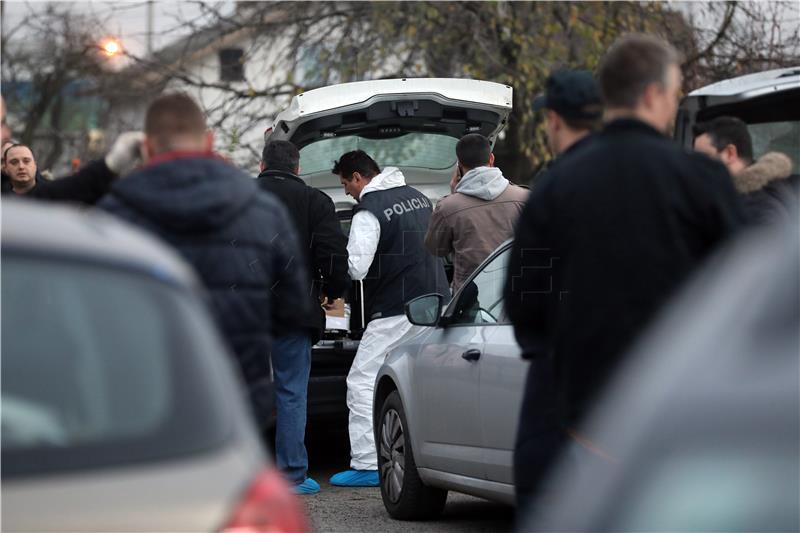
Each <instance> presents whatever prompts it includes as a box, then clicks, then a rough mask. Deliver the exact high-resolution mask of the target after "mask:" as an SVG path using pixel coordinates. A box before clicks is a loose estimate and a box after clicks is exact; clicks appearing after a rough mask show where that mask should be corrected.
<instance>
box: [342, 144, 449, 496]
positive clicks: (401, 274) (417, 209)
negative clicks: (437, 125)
mask: <svg viewBox="0 0 800 533" xmlns="http://www.w3.org/2000/svg"><path fill="white" fill-rule="evenodd" d="M333 173H334V174H337V175H338V176H339V179H340V181H341V182H342V186H343V187H344V190H345V192H346V193H347V194H348V195H350V196H352V197H353V198H355V199H356V200H357V201H358V205H356V207H355V208H354V210H353V211H354V215H353V220H352V223H351V226H350V237H349V242H348V245H347V252H348V255H349V258H348V268H349V273H350V277H351V278H352V279H354V280H363V282H364V317H365V320H367V321H368V324H367V328H366V330H365V331H364V336H363V337H362V339H361V343H360V345H359V347H358V352H357V353H356V357H355V359H354V360H353V365H352V366H351V367H350V372H349V374H348V375H347V407H348V408H349V409H350V420H349V431H350V457H351V460H350V468H351V470H347V471H344V472H340V473H338V474H335V475H334V476H333V477H331V479H330V482H331V484H332V485H338V486H344V487H377V486H378V485H379V478H378V455H377V451H376V448H375V440H374V437H373V433H372V403H373V390H374V388H375V378H376V376H377V374H378V370H379V369H380V367H381V364H383V361H384V358H385V357H386V353H387V351H388V350H389V349H390V348H391V347H392V346H393V345H394V344H396V343H397V342H399V341H400V340H402V339H403V337H405V336H406V335H407V334H409V332H410V331H411V328H412V326H411V323H410V322H409V321H408V320H407V319H406V317H405V316H404V314H403V313H404V309H403V308H404V305H405V303H406V302H408V301H409V300H412V299H414V298H416V297H417V296H422V295H423V294H430V293H439V294H441V295H443V296H445V297H449V294H450V290H449V288H448V283H447V277H446V275H445V272H444V264H443V263H442V260H441V259H438V258H436V257H434V256H433V255H431V254H429V253H428V252H427V251H426V250H425V245H424V239H425V233H426V231H427V229H428V222H429V221H430V218H431V213H432V209H431V201H430V200H429V199H428V198H427V197H426V196H425V195H424V194H422V193H421V192H419V191H418V190H416V189H414V188H412V187H409V186H408V185H406V181H405V177H403V173H402V172H400V170H399V169H397V168H395V167H387V168H385V169H384V170H383V171H382V172H381V169H380V168H379V167H378V164H377V163H376V162H375V161H374V160H373V159H372V158H371V157H370V156H369V155H367V154H366V153H365V152H363V151H361V150H356V151H353V152H348V153H346V154H344V155H343V156H342V157H341V158H340V159H339V161H338V162H336V163H335V165H334V167H333Z"/></svg>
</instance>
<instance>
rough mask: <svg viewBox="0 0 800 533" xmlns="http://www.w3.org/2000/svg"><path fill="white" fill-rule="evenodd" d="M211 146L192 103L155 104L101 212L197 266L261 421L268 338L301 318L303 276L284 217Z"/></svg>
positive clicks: (267, 391) (181, 98) (178, 99)
mask: <svg viewBox="0 0 800 533" xmlns="http://www.w3.org/2000/svg"><path fill="white" fill-rule="evenodd" d="M212 146H213V136H212V134H211V132H208V131H206V121H205V117H204V115H203V113H202V112H201V110H200V108H199V107H198V106H197V104H195V102H194V101H193V100H192V99H191V98H189V97H188V96H186V95H184V94H168V95H164V96H161V97H159V98H158V99H156V100H155V101H154V102H153V103H152V104H151V105H150V107H149V108H148V110H147V115H146V118H145V138H144V141H143V147H142V157H143V159H144V161H145V164H144V166H143V167H142V168H141V169H139V170H137V171H135V172H133V173H132V174H130V175H129V176H128V177H126V178H125V179H122V180H120V181H118V182H116V183H114V185H113V187H112V188H111V191H110V192H109V194H108V195H107V196H106V197H104V198H103V199H102V200H101V201H100V203H99V205H100V207H102V208H103V209H106V210H107V211H110V212H112V213H114V214H116V215H118V216H119V217H121V218H123V219H125V220H128V221H129V222H132V223H133V224H135V225H137V226H141V227H143V228H145V229H148V230H150V231H151V232H152V233H154V234H156V235H158V236H160V237H161V238H162V239H163V240H165V241H166V242H167V243H169V244H171V245H172V246H173V247H175V248H176V249H177V250H178V252H180V253H181V255H183V257H184V258H185V259H187V260H188V262H189V263H191V264H192V265H193V266H194V268H195V269H196V271H197V272H198V274H199V275H200V278H201V279H202V280H203V282H204V283H205V286H206V288H207V289H208V291H209V293H210V296H211V308H212V311H213V312H214V314H215V316H216V318H217V320H218V323H219V325H220V326H221V328H222V331H223V333H224V334H225V337H226V338H227V340H228V343H229V345H230V347H231V348H232V350H233V352H234V353H235V355H236V357H237V359H238V362H239V365H240V366H241V371H242V374H243V376H244V379H245V381H246V382H247V384H248V386H249V388H250V393H251V401H252V402H253V404H254V410H255V412H256V414H257V415H258V416H259V418H260V419H261V421H262V422H263V421H264V419H265V418H266V417H267V416H268V414H271V404H272V401H273V400H272V386H271V380H270V362H269V353H270V349H271V343H272V338H273V336H274V335H276V334H281V332H283V331H289V330H291V329H292V328H293V327H294V326H293V325H294V324H295V323H296V322H297V321H298V320H299V317H301V316H303V315H304V314H305V313H306V312H307V305H308V304H307V299H306V298H301V297H300V295H301V294H302V291H303V286H304V281H303V280H304V278H305V276H306V274H305V267H304V265H303V261H302V259H301V257H302V256H301V253H300V248H299V246H298V241H297V235H296V233H295V231H294V228H292V227H291V225H290V224H289V214H288V213H287V211H286V209H285V208H284V207H283V206H282V205H281V204H280V202H279V201H278V200H277V199H275V198H274V197H272V196H271V195H269V194H268V193H265V192H263V191H260V190H259V189H258V186H257V185H256V183H255V182H254V180H252V179H251V178H250V177H249V176H247V174H245V173H244V172H242V171H240V170H238V169H236V168H234V167H233V166H231V165H229V164H228V163H226V162H225V161H224V160H222V159H221V158H219V157H218V156H216V155H214V154H213V153H212V151H211V149H212ZM267 410H268V411H267Z"/></svg>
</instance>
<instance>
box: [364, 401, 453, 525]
mask: <svg viewBox="0 0 800 533" xmlns="http://www.w3.org/2000/svg"><path fill="white" fill-rule="evenodd" d="M380 413H381V414H380V418H379V419H378V420H379V426H378V435H377V440H378V472H380V481H381V498H382V499H383V505H384V507H386V510H387V511H388V512H389V515H390V516H391V517H392V518H396V519H398V520H422V519H426V518H432V517H434V516H436V515H438V514H440V513H441V512H442V509H444V504H445V502H446V501H447V491H446V490H442V489H436V488H433V487H428V486H426V485H425V484H424V483H423V482H422V479H420V477H419V473H418V472H417V464H416V462H414V450H413V449H412V448H411V439H410V438H409V435H408V423H407V422H406V414H405V410H404V409H403V403H402V402H401V401H400V395H399V394H398V393H397V391H393V392H392V393H391V394H389V396H388V397H387V398H386V400H385V401H384V402H383V405H382V406H381V411H380Z"/></svg>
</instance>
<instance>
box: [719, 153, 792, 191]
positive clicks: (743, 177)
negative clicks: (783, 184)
mask: <svg viewBox="0 0 800 533" xmlns="http://www.w3.org/2000/svg"><path fill="white" fill-rule="evenodd" d="M791 175H792V160H791V159H789V156H787V155H786V154H782V153H780V152H769V153H766V154H764V155H763V156H761V158H760V159H759V160H758V161H756V162H755V163H753V164H752V165H750V166H749V167H747V168H745V169H744V170H742V171H741V172H739V173H738V174H736V175H734V176H733V184H734V186H735V187H736V190H737V191H739V192H740V193H741V194H750V193H753V192H756V191H760V190H761V189H763V188H764V187H766V186H767V185H769V184H770V183H772V182H773V181H779V180H785V179H786V178H788V177H789V176H791Z"/></svg>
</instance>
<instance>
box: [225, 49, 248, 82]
mask: <svg viewBox="0 0 800 533" xmlns="http://www.w3.org/2000/svg"><path fill="white" fill-rule="evenodd" d="M219 79H220V81H242V80H244V51H243V50H242V49H241V48H223V49H222V50H220V51H219Z"/></svg>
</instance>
